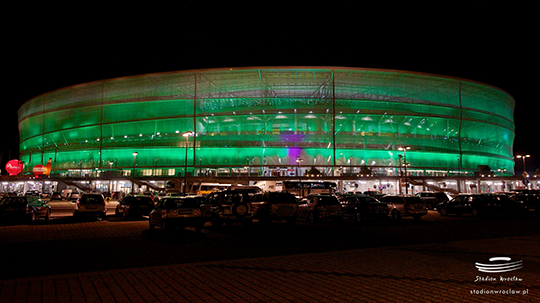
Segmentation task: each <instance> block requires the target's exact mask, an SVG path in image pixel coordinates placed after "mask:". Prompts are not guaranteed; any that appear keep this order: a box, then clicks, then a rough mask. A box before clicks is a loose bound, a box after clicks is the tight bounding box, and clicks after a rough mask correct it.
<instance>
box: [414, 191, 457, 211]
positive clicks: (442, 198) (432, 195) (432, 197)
mask: <svg viewBox="0 0 540 303" xmlns="http://www.w3.org/2000/svg"><path fill="white" fill-rule="evenodd" d="M416 195H417V196H418V197H420V199H422V201H424V205H425V206H426V208H427V209H434V208H435V207H437V205H439V203H441V202H447V201H449V200H450V199H448V196H447V195H446V194H445V193H443V192H433V191H423V192H419V193H417V194H416Z"/></svg>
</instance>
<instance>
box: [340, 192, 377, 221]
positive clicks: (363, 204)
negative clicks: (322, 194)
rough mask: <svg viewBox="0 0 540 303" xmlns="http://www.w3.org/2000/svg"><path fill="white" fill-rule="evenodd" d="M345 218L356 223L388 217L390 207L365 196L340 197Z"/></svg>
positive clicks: (349, 195)
mask: <svg viewBox="0 0 540 303" xmlns="http://www.w3.org/2000/svg"><path fill="white" fill-rule="evenodd" d="M339 202H340V203H341V209H342V211H343V217H344V218H346V219H352V220H356V221H363V220H365V219H373V218H378V219H380V218H385V217H388V205H386V203H383V202H380V201H379V200H377V199H375V198H373V197H370V196H367V195H363V194H345V195H341V196H340V197H339Z"/></svg>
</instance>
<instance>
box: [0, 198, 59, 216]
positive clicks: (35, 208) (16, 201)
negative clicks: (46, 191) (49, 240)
mask: <svg viewBox="0 0 540 303" xmlns="http://www.w3.org/2000/svg"><path fill="white" fill-rule="evenodd" d="M40 217H41V218H44V219H45V220H49V218H50V217H51V206H49V204H47V202H45V201H43V200H41V199H39V198H38V197H34V196H6V197H3V198H2V199H0V218H1V219H23V220H27V221H30V222H31V221H34V220H35V219H36V218H40Z"/></svg>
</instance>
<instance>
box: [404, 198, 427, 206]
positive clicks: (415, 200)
mask: <svg viewBox="0 0 540 303" xmlns="http://www.w3.org/2000/svg"><path fill="white" fill-rule="evenodd" d="M405 203H409V204H423V203H424V202H422V200H421V199H420V198H419V197H406V198H405Z"/></svg>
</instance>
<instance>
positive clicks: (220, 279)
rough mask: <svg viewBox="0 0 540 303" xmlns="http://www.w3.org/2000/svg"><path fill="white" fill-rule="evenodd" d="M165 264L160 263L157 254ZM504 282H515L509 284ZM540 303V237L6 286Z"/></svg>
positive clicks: (127, 294)
mask: <svg viewBox="0 0 540 303" xmlns="http://www.w3.org/2000/svg"><path fill="white" fill-rule="evenodd" d="M496 256H498V257H500V256H505V257H511V258H512V259H513V260H516V261H517V260H523V268H522V269H520V270H516V271H512V272H507V273H502V274H486V273H482V272H479V271H478V270H477V269H476V267H475V262H482V263H489V260H488V259H489V258H491V257H496ZM156 257H157V258H159V256H149V258H156ZM3 262H9V261H8V260H3ZM29 262H32V260H29ZM81 262H84V260H81ZM36 266H39V265H36ZM501 277H503V278H505V279H509V280H510V281H501ZM479 279H480V280H482V279H483V280H487V281H478V280H479ZM539 300H540V236H524V237H512V238H498V239H487V240H474V241H459V242H451V243H441V244H424V245H409V246H399V247H384V248H371V249H356V250H347V251H337V252H327V253H312V254H301V255H289V256H276V257H265V258H252V259H239V260H227V261H214V262H204V263H189V264H175V265H167V266H155V267H143V268H130V269H120V270H107V271H96V272H85V273H79V274H67V275H57V276H46V277H36V278H26V279H16V280H7V281H0V302H444V301H448V302H538V301H539Z"/></svg>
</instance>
